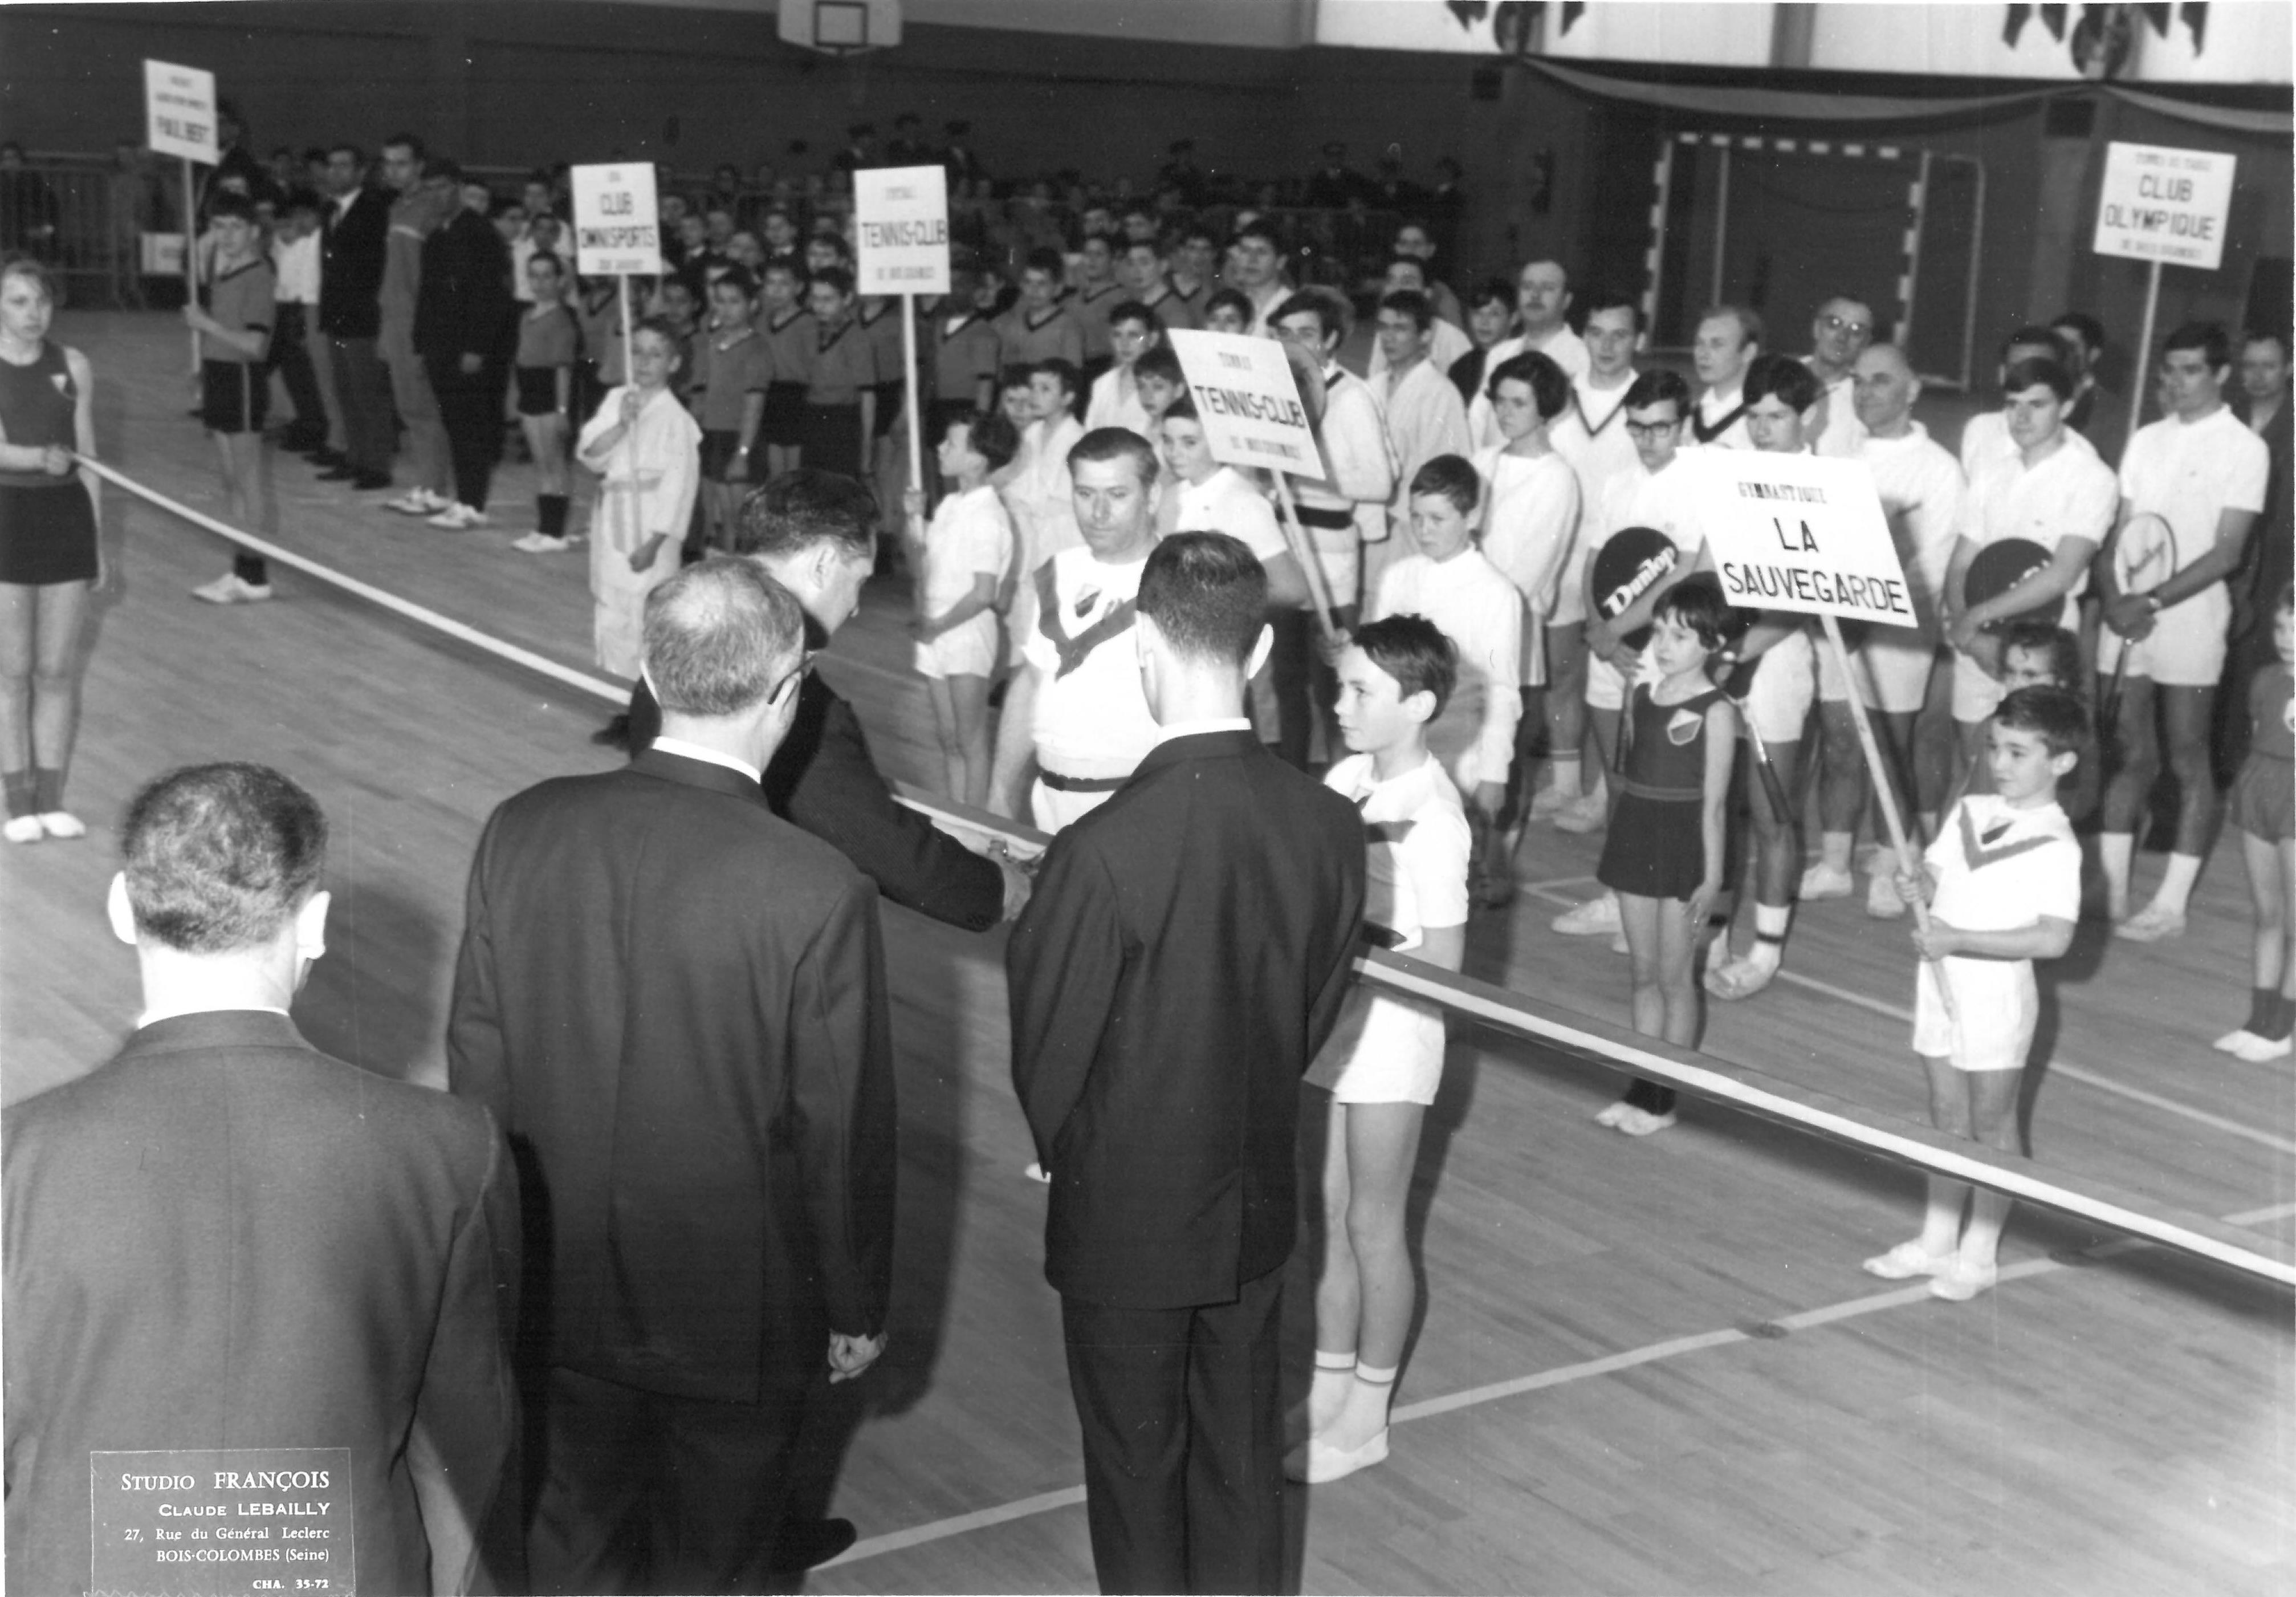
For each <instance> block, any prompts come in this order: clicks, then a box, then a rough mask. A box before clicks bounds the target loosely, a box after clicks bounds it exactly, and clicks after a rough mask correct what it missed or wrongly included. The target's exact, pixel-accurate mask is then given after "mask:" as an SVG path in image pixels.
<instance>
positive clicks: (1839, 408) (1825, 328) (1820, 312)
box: [1802, 294, 1874, 460]
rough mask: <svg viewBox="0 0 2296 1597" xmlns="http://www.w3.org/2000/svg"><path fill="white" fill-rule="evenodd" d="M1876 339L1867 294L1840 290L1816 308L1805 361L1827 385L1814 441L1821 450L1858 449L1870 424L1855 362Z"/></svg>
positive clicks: (1842, 454) (1842, 452)
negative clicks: (1862, 420) (1860, 401)
mask: <svg viewBox="0 0 2296 1597" xmlns="http://www.w3.org/2000/svg"><path fill="white" fill-rule="evenodd" d="M1872 342H1874V309H1873V307H1871V306H1869V305H1867V304H1866V301H1865V300H1853V299H1851V298H1850V297H1849V295H1847V294H1836V295H1834V296H1833V298H1832V299H1830V300H1826V301H1825V303H1824V304H1823V305H1820V306H1819V307H1818V308H1817V315H1816V317H1813V318H1812V319H1811V321H1810V324H1809V353H1808V355H1806V356H1804V357H1803V358H1802V364H1803V365H1804V366H1808V367H1809V369H1810V370H1811V372H1813V373H1814V374H1816V377H1817V381H1818V384H1819V386H1820V387H1822V388H1823V389H1824V390H1825V425H1824V427H1823V428H1822V429H1821V430H1820V431H1819V432H1818V435H1817V437H1816V440H1815V444H1814V447H1815V448H1816V450H1817V452H1818V453H1819V454H1821V455H1828V456H1833V457H1837V458H1840V459H1845V460H1846V459H1849V457H1853V456H1855V455H1856V454H1857V446H1858V443H1859V442H1860V440H1863V438H1864V437H1865V432H1866V430H1865V428H1864V427H1863V426H1862V425H1860V424H1859V423H1858V420H1857V399H1856V395H1855V393H1854V392H1853V391H1852V390H1851V387H1850V382H1851V368H1852V367H1854V366H1856V365H1857V357H1858V356H1860V355H1862V354H1864V353H1865V351H1866V346H1867V345H1868V344H1870V343H1872Z"/></svg>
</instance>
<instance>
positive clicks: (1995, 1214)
mask: <svg viewBox="0 0 2296 1597" xmlns="http://www.w3.org/2000/svg"><path fill="white" fill-rule="evenodd" d="M2011 1202H2012V1200H2011V1198H2009V1196H2008V1194H2006V1193H2005V1192H1994V1191H1990V1190H1988V1189H1986V1188H1983V1187H1980V1188H1978V1189H1977V1190H1975V1191H1974V1192H1972V1194H1971V1195H1970V1200H1969V1229H1968V1230H1967V1231H1964V1232H1962V1233H1961V1259H1962V1263H1964V1264H1992V1263H1994V1262H1995V1257H1996V1255H1997V1254H1998V1253H1999V1251H2000V1247H2001V1228H2002V1227H2003V1226H2004V1225H2005V1224H2007V1223H2008V1220H2009V1207H2010V1204H2011Z"/></svg>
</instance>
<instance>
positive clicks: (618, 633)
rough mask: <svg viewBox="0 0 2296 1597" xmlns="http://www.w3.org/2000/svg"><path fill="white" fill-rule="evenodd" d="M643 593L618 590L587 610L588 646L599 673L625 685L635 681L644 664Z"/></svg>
mask: <svg viewBox="0 0 2296 1597" xmlns="http://www.w3.org/2000/svg"><path fill="white" fill-rule="evenodd" d="M645 602H646V590H644V589H641V590H639V591H637V592H635V593H634V592H632V591H630V590H629V589H614V590H613V591H611V592H609V593H606V594H603V595H601V596H597V597H594V598H593V599H592V601H591V606H590V645H591V648H592V650H593V652H594V654H596V656H597V661H598V669H599V670H600V671H604V672H605V673H606V674H607V675H608V676H611V677H619V678H620V679H622V680H624V681H626V682H634V681H635V680H636V679H637V675H638V670H639V668H640V667H641V666H643V665H644V663H645Z"/></svg>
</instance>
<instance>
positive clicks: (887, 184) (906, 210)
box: [853, 167, 948, 294]
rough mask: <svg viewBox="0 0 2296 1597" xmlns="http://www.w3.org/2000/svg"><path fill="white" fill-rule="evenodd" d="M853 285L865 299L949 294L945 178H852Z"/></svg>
mask: <svg viewBox="0 0 2296 1597" xmlns="http://www.w3.org/2000/svg"><path fill="white" fill-rule="evenodd" d="M853 232H854V237H853V243H854V268H855V269H854V274H853V276H854V283H855V285H856V286H857V288H858V289H859V290H860V292H863V293H865V294H945V293H947V292H948V173H947V171H946V170H945V169H942V168H940V167H864V168H862V169H860V170H858V171H857V172H855V173H854V174H853Z"/></svg>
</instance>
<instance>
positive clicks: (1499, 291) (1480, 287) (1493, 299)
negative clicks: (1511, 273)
mask: <svg viewBox="0 0 2296 1597" xmlns="http://www.w3.org/2000/svg"><path fill="white" fill-rule="evenodd" d="M1486 305H1497V306H1501V307H1503V308H1505V311H1506V313H1507V314H1508V315H1509V316H1513V314H1514V284H1512V283H1509V282H1508V281H1507V280H1506V279H1505V278H1504V277H1486V278H1484V279H1483V280H1482V281H1481V282H1480V283H1478V284H1475V286H1474V287H1472V288H1471V289H1469V290H1468V291H1467V309H1470V310H1480V309H1482V308H1483V307H1484V306H1486Z"/></svg>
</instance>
